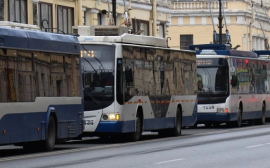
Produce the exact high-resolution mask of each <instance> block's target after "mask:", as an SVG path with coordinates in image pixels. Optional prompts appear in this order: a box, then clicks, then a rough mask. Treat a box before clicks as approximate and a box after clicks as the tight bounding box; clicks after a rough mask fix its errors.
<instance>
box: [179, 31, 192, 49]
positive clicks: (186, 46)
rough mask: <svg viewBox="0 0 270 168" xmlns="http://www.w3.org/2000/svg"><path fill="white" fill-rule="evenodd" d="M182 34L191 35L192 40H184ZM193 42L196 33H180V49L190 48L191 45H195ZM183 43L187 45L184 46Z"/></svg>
mask: <svg viewBox="0 0 270 168" xmlns="http://www.w3.org/2000/svg"><path fill="white" fill-rule="evenodd" d="M181 36H182V37H184V36H185V37H187V36H191V37H192V41H191V42H189V41H188V40H186V41H183V40H181ZM181 41H182V42H181ZM193 42H194V35H193V34H180V49H184V50H188V49H189V46H190V45H193ZM181 43H185V44H186V45H185V46H182V45H181Z"/></svg>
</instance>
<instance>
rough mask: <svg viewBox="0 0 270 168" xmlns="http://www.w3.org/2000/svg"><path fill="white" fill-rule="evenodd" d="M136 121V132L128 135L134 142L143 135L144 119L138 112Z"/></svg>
mask: <svg viewBox="0 0 270 168" xmlns="http://www.w3.org/2000/svg"><path fill="white" fill-rule="evenodd" d="M135 123H136V125H135V126H136V130H135V132H133V133H131V134H130V136H128V139H129V141H132V142H135V141H139V140H140V138H141V136H142V119H141V117H140V116H139V114H137V117H136V122H135Z"/></svg>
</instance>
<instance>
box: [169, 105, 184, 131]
mask: <svg viewBox="0 0 270 168" xmlns="http://www.w3.org/2000/svg"><path fill="white" fill-rule="evenodd" d="M181 131H182V113H181V112H180V110H179V108H177V111H176V121H175V127H174V128H173V129H171V130H170V135H171V136H180V135H181Z"/></svg>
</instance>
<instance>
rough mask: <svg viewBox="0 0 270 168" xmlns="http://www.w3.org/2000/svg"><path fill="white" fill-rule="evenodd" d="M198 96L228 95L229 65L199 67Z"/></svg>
mask: <svg viewBox="0 0 270 168" xmlns="http://www.w3.org/2000/svg"><path fill="white" fill-rule="evenodd" d="M197 78H198V96H201V97H205V96H209V95H211V96H226V95H228V94H229V74H228V67H224V66H220V67H198V68H197Z"/></svg>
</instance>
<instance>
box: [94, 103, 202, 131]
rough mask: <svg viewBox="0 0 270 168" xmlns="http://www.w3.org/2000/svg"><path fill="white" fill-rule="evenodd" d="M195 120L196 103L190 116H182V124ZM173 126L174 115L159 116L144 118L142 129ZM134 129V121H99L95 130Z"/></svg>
mask: <svg viewBox="0 0 270 168" xmlns="http://www.w3.org/2000/svg"><path fill="white" fill-rule="evenodd" d="M196 121H197V103H195V105H194V108H193V113H192V116H183V119H182V126H185V127H187V126H193V125H194V124H195V123H196ZM174 126H175V117H160V118H151V119H144V121H143V130H144V131H147V130H159V129H166V128H173V127H174ZM134 131H135V121H134V120H129V121H101V122H100V123H99V124H98V126H97V129H96V131H95V132H97V133H98V132H100V133H127V132H134Z"/></svg>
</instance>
